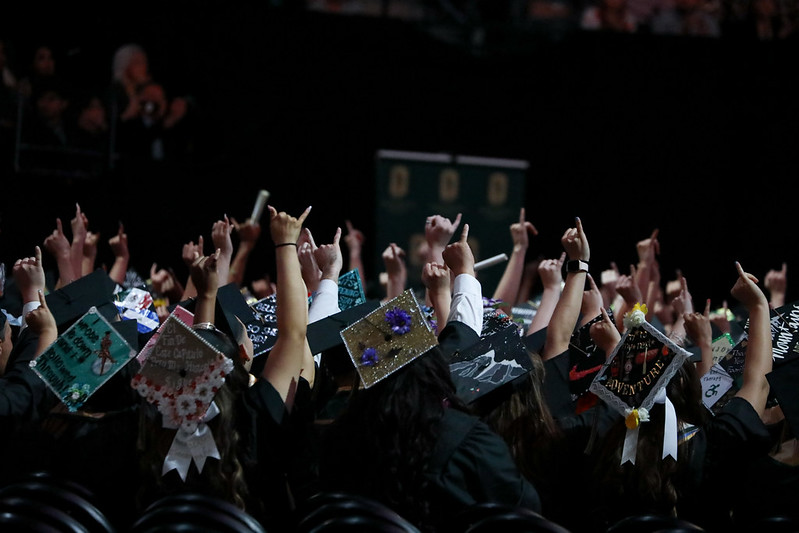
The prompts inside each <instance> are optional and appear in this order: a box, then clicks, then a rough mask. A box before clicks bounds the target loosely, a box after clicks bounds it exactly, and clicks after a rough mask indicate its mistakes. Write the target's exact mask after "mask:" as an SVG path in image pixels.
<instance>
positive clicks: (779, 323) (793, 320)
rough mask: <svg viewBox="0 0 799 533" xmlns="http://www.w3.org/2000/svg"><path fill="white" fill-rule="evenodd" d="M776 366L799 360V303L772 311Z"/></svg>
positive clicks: (772, 338)
mask: <svg viewBox="0 0 799 533" xmlns="http://www.w3.org/2000/svg"><path fill="white" fill-rule="evenodd" d="M771 346H772V353H773V354H774V366H780V365H782V364H784V363H788V362H790V361H793V360H794V359H799V301H796V302H791V303H789V304H786V305H783V306H782V307H778V308H777V309H772V310H771Z"/></svg>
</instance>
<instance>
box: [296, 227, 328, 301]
mask: <svg viewBox="0 0 799 533" xmlns="http://www.w3.org/2000/svg"><path fill="white" fill-rule="evenodd" d="M316 249H317V246H316V242H314V238H313V235H311V230H309V229H308V228H304V229H303V230H302V232H301V233H300V238H299V240H297V257H298V258H299V260H300V271H301V272H302V279H303V280H304V281H305V286H306V287H308V290H309V291H311V292H314V291H315V290H316V289H317V287H319V281H320V280H321V279H322V270H321V269H320V268H319V264H318V263H317V262H316V257H315V256H314V253H315V252H316Z"/></svg>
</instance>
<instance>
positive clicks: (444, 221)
mask: <svg viewBox="0 0 799 533" xmlns="http://www.w3.org/2000/svg"><path fill="white" fill-rule="evenodd" d="M460 223H461V214H460V213H458V216H456V217H455V220H454V221H450V219H448V218H445V217H442V216H441V215H433V216H429V217H427V220H426V222H425V227H424V236H425V239H426V240H427V243H428V245H430V246H431V247H433V248H443V247H445V246H446V245H447V244H448V243H449V241H450V240H451V239H452V236H453V235H455V231H456V230H457V229H458V226H459V225H460Z"/></svg>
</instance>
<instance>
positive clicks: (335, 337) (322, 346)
mask: <svg viewBox="0 0 799 533" xmlns="http://www.w3.org/2000/svg"><path fill="white" fill-rule="evenodd" d="M378 307H380V302H379V301H378V300H367V301H364V302H362V303H360V304H358V305H356V306H354V307H349V308H347V309H342V310H341V311H339V312H338V313H333V314H332V315H329V316H326V317H325V318H322V319H320V320H317V321H315V322H311V323H310V324H308V328H307V334H306V336H307V337H308V345H309V346H310V348H311V353H314V354H317V353H322V352H325V351H328V350H330V349H331V348H334V347H336V346H339V345H341V344H343V343H344V339H343V338H342V337H341V331H342V330H343V329H345V328H347V327H349V326H351V325H352V324H354V323H355V322H357V321H358V320H360V319H362V318H363V317H364V316H366V315H367V314H368V313H371V312H372V311H374V310H375V309H377V308H378Z"/></svg>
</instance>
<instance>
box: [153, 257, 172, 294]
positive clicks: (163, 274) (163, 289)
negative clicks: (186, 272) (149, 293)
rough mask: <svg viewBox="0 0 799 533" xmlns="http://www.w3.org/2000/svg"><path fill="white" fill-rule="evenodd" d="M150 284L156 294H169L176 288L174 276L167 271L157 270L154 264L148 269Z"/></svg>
mask: <svg viewBox="0 0 799 533" xmlns="http://www.w3.org/2000/svg"><path fill="white" fill-rule="evenodd" d="M150 284H151V286H152V288H153V291H154V292H156V293H158V294H169V293H170V292H171V291H172V290H173V289H174V288H175V287H176V286H177V283H176V282H175V276H173V275H172V273H171V272H170V271H168V270H164V269H163V268H161V269H159V268H158V267H157V265H156V264H155V263H153V264H152V266H151V267H150Z"/></svg>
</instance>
